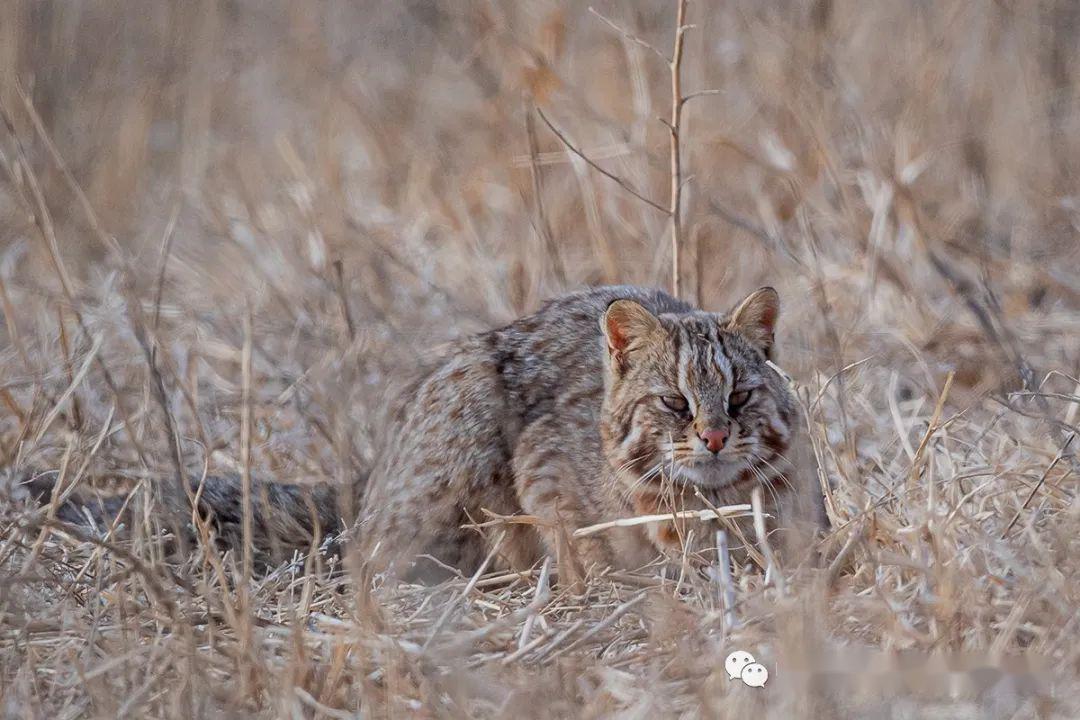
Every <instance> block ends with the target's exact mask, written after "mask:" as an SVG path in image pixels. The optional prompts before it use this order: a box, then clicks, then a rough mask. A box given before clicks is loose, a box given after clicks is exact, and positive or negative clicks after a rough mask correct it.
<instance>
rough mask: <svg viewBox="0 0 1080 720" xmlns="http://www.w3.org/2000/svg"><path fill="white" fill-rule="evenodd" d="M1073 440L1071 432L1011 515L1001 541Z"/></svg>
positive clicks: (1074, 435) (1074, 436) (1074, 432)
mask: <svg viewBox="0 0 1080 720" xmlns="http://www.w3.org/2000/svg"><path fill="white" fill-rule="evenodd" d="M1075 438H1076V431H1075V430H1074V431H1073V432H1071V433H1069V436H1068V437H1067V438H1065V442H1064V444H1062V446H1061V449H1060V450H1058V452H1057V455H1055V456H1054V459H1053V460H1052V461H1050V464H1049V465H1047V466H1046V469H1045V470H1043V473H1042V475H1041V476H1040V477H1039V481H1038V482H1037V483H1035V487H1033V488H1031V492H1030V493H1028V496H1027V498H1025V500H1024V504H1023V505H1021V506H1020V509H1019V510H1017V511H1016V514H1015V515H1013V518H1012V520H1010V521H1009V524H1008V525H1006V526H1005V529H1004V530H1003V531H1002V532H1001V539H1002V540H1004V539H1005V538H1007V537H1008V536H1009V532H1010V531H1011V530H1012V529H1013V526H1015V525H1016V523H1017V521H1018V520H1019V519H1020V516H1021V515H1022V514H1023V512H1024V510H1026V509H1027V506H1028V505H1030V504H1031V501H1032V500H1033V499H1034V498H1035V495H1036V494H1037V493H1038V492H1039V490H1040V489H1041V488H1042V486H1043V485H1044V484H1045V483H1046V478H1047V477H1049V476H1050V471H1051V470H1053V469H1054V468H1055V467H1057V464H1058V463H1059V462H1061V459H1062V458H1063V457H1065V453H1066V452H1067V451H1068V449H1069V446H1070V445H1072V441H1073V440H1074V439H1075Z"/></svg>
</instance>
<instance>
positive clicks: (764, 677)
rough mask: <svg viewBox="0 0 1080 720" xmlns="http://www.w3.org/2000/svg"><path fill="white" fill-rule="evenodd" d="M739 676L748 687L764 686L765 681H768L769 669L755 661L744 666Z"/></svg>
mask: <svg viewBox="0 0 1080 720" xmlns="http://www.w3.org/2000/svg"><path fill="white" fill-rule="evenodd" d="M739 677H741V678H742V681H743V682H744V683H746V684H747V685H749V686H750V687H765V683H767V682H769V671H768V670H766V669H765V666H764V665H762V664H761V663H756V662H755V663H750V664H749V665H747V666H745V667H744V668H743V669H742V674H740V675H739Z"/></svg>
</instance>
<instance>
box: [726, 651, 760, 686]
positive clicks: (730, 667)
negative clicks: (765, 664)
mask: <svg viewBox="0 0 1080 720" xmlns="http://www.w3.org/2000/svg"><path fill="white" fill-rule="evenodd" d="M755 662H757V661H756V660H754V656H753V655H751V654H750V653H748V652H746V651H745V650H736V651H735V652H733V653H731V654H730V655H728V656H727V660H725V661H724V669H725V670H727V674H728V680H737V679H739V678H740V677H742V671H743V668H745V667H746V666H747V665H750V664H751V663H755ZM762 684H764V683H762Z"/></svg>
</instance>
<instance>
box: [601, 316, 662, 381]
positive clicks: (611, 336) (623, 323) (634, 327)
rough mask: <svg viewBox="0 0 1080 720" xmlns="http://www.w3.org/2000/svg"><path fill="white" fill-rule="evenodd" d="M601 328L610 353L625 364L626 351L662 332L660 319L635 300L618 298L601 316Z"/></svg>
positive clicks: (620, 364) (613, 357) (620, 365)
mask: <svg viewBox="0 0 1080 720" xmlns="http://www.w3.org/2000/svg"><path fill="white" fill-rule="evenodd" d="M600 329H601V330H602V331H603V333H604V337H605V338H607V347H608V354H609V355H610V356H611V358H612V359H613V360H617V361H618V362H619V367H623V365H624V364H625V358H626V353H627V352H628V351H629V350H632V349H633V348H635V347H637V346H639V345H641V343H642V342H644V341H647V340H648V339H649V338H651V337H653V336H654V335H656V334H658V333H660V332H661V331H662V327H661V325H660V321H659V320H658V319H657V318H656V316H655V315H653V314H652V313H651V312H649V311H648V310H646V309H645V308H644V307H643V306H642V305H640V304H639V303H636V302H634V301H633V300H616V301H615V302H613V303H611V304H610V305H608V309H607V311H606V312H605V313H604V316H603V317H602V318H600Z"/></svg>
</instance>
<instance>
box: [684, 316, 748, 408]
mask: <svg viewBox="0 0 1080 720" xmlns="http://www.w3.org/2000/svg"><path fill="white" fill-rule="evenodd" d="M678 351H679V352H678V376H679V389H680V390H682V391H683V394H684V395H685V396H687V397H693V396H695V395H698V394H699V393H695V392H691V390H693V389H694V388H697V389H699V390H701V389H704V388H705V387H707V386H710V385H716V384H717V381H720V382H721V383H722V384H723V386H724V387H727V388H730V387H732V386H733V385H734V382H735V372H734V367H733V366H732V362H731V358H730V356H728V354H727V351H726V350H725V348H724V342H723V338H722V336H721V334H720V331H719V328H718V327H717V325H716V323H715V322H710V321H706V322H701V323H698V322H695V323H686V324H685V325H683V326H680V328H679V333H678Z"/></svg>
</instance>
